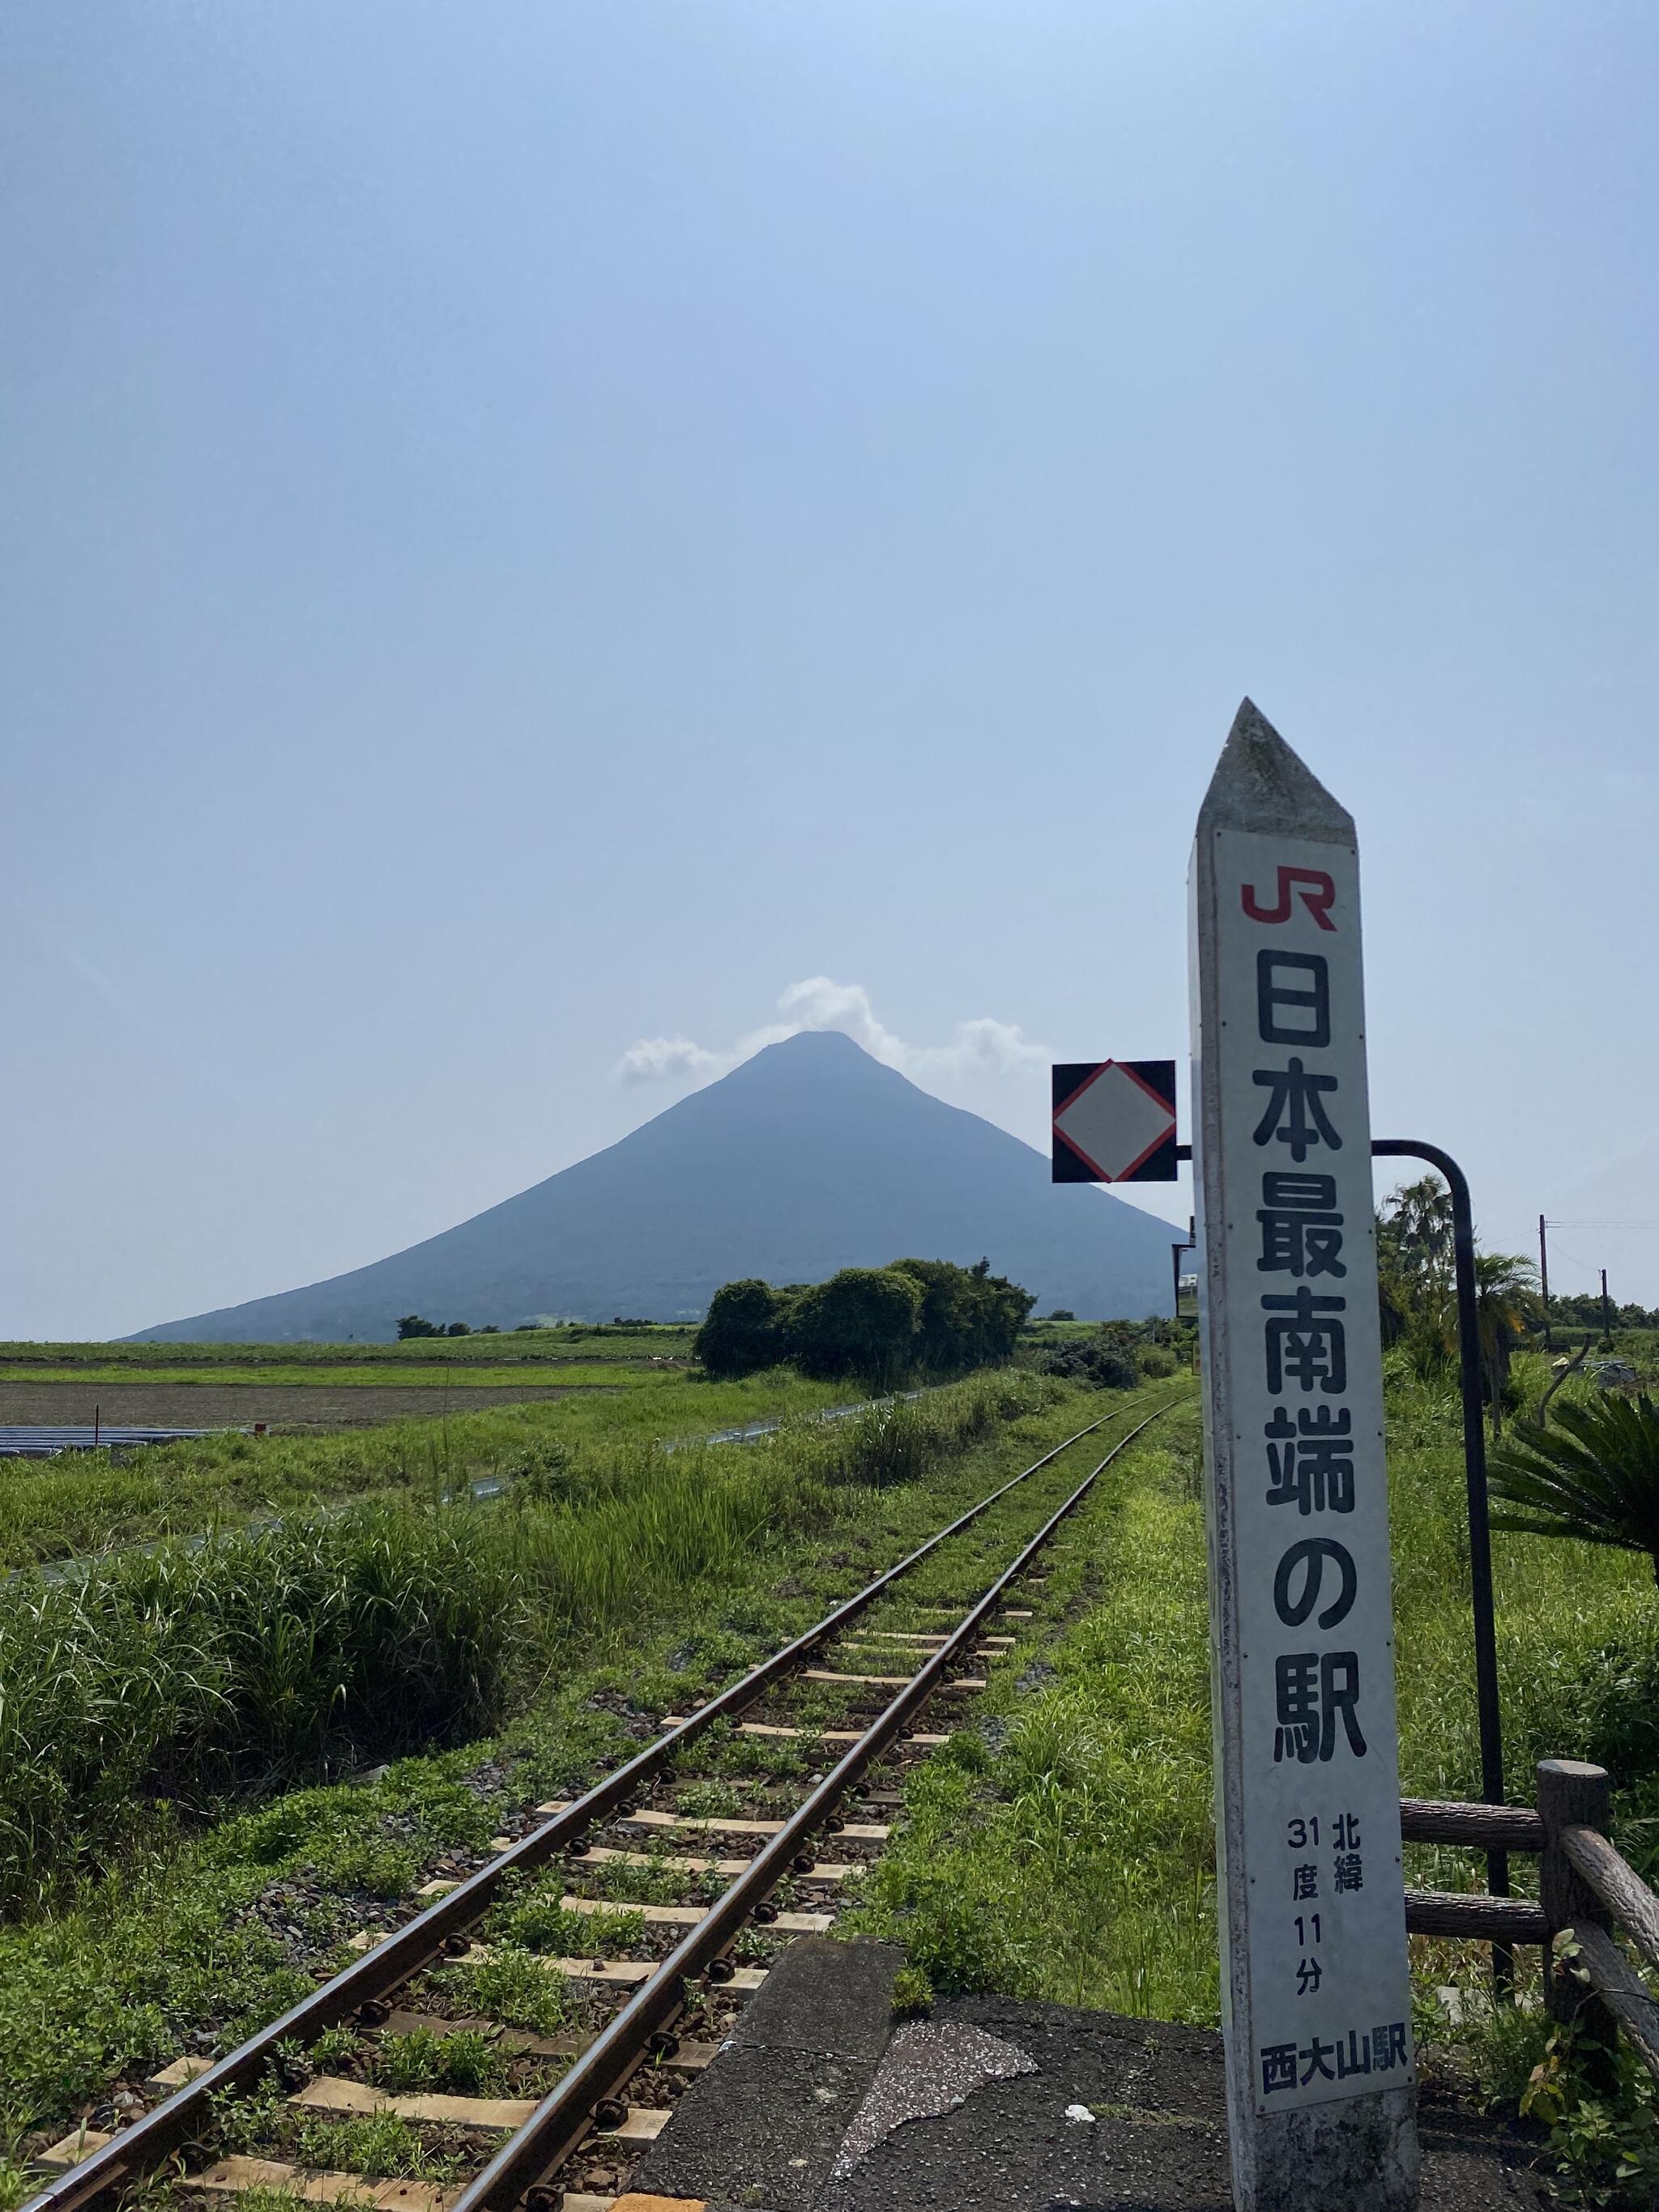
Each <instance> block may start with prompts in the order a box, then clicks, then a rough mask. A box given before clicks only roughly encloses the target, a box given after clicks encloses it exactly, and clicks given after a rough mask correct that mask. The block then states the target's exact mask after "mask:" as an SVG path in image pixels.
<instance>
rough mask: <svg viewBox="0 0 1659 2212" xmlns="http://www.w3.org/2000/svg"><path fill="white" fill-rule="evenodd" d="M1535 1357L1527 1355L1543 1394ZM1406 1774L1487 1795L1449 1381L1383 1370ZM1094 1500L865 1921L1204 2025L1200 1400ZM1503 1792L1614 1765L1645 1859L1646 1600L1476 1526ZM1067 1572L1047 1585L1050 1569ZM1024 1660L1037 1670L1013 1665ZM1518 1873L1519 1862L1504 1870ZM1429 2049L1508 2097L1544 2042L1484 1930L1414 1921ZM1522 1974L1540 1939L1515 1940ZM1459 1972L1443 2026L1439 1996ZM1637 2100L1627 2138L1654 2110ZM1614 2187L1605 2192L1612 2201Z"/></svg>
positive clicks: (938, 1960)
mask: <svg viewBox="0 0 1659 2212" xmlns="http://www.w3.org/2000/svg"><path fill="white" fill-rule="evenodd" d="M1545 1372H1546V1370H1545V1366H1544V1363H1543V1362H1542V1361H1537V1362H1535V1363H1533V1362H1529V1363H1528V1364H1527V1366H1526V1367H1525V1369H1524V1370H1523V1376H1524V1381H1525V1383H1526V1386H1527V1388H1528V1389H1529V1391H1531V1392H1532V1393H1533V1394H1534V1395H1535V1394H1536V1392H1537V1390H1539V1389H1541V1387H1542V1383H1543V1379H1544V1376H1545ZM1388 1411H1389V1494H1390V1511H1391V1516H1392V1534H1393V1544H1394V1553H1395V1624H1396V1632H1397V1640H1398V1649H1399V1656H1400V1667H1399V1682H1400V1729H1401V1770H1402V1774H1401V1784H1402V1788H1403V1789H1404V1790H1405V1791H1406V1792H1407V1794H1408V1795H1413V1796H1452V1797H1464V1798H1469V1797H1474V1796H1477V1795H1478V1792H1479V1779H1480V1756H1479V1742H1478V1736H1477V1732H1476V1725H1475V1708H1474V1669H1473V1663H1472V1659H1471V1652H1470V1631H1469V1587H1468V1541H1467V1534H1466V1522H1465V1509H1464V1504H1463V1464H1462V1447H1461V1440H1460V1428H1459V1416H1458V1405H1457V1397H1456V1391H1455V1385H1454V1384H1450V1383H1448V1384H1447V1385H1446V1386H1444V1387H1442V1388H1426V1387H1425V1386H1423V1385H1421V1384H1419V1383H1413V1382H1412V1381H1410V1380H1409V1379H1408V1378H1407V1377H1406V1376H1403V1375H1401V1374H1398V1373H1396V1374H1395V1375H1394V1376H1391V1379H1390V1387H1389V1405H1388ZM1109 1484H1110V1487H1109V1488H1108V1489H1105V1490H1104V1491H1103V1494H1101V1495H1099V1496H1097V1498H1095V1499H1094V1500H1093V1501H1091V1504H1090V1506H1089V1507H1088V1509H1087V1510H1086V1516H1085V1517H1086V1519H1087V1521H1088V1522H1089V1523H1090V1524H1091V1526H1092V1527H1093V1528H1094V1530H1095V1532H1096V1535H1097V1542H1096V1544H1095V1547H1094V1549H1093V1552H1092V1554H1091V1557H1090V1558H1089V1559H1087V1561H1086V1562H1081V1561H1079V1560H1078V1559H1075V1558H1074V1559H1073V1560H1072V1561H1071V1562H1070V1563H1069V1565H1068V1568H1067V1570H1066V1571H1067V1573H1068V1574H1069V1577H1070V1590H1069V1593H1068V1594H1069V1596H1070V1598H1071V1601H1072V1613H1071V1618H1070V1620H1069V1623H1068V1625H1067V1626H1065V1628H1064V1629H1063V1630H1062V1631H1061V1632H1060V1633H1058V1634H1057V1636H1056V1637H1055V1638H1054V1643H1053V1645H1052V1648H1051V1650H1049V1652H1048V1656H1047V1659H1046V1662H1044V1664H1043V1666H1042V1668H1038V1669H1036V1670H1035V1671H1036V1673H1037V1674H1038V1675H1039V1677H1040V1678H1041V1679H1040V1680H1039V1682H1038V1686H1036V1689H1035V1693H1034V1694H1030V1695H1016V1694H1015V1692H1013V1691H1012V1689H1011V1688H1010V1687H1009V1686H1006V1685H1004V1686H1001V1687H993V1689H992V1690H991V1691H990V1692H987V1696H986V1697H985V1699H982V1700H981V1702H980V1704H979V1705H978V1706H977V1707H976V1719H977V1722H978V1726H977V1728H976V1729H974V1730H971V1731H968V1732H964V1733H963V1734H962V1735H958V1736H957V1737H955V1738H953V1739H952V1741H951V1746H950V1747H949V1748H948V1749H947V1751H946V1752H945V1753H943V1754H941V1756H940V1757H939V1759H935V1760H934V1761H933V1762H932V1763H931V1764H930V1765H928V1766H927V1768H925V1769H923V1770H921V1771H920V1772H919V1773H918V1775H917V1776H916V1777H915V1779H914V1780H913V1781H912V1783H911V1784H910V1785H909V1791H908V1825H907V1826H906V1828H905V1830H904V1832H903V1834H902V1838H901V1839H900V1840H899V1841H898V1843H897V1844H896V1847H895V1848H894V1849H893V1850H892V1851H890V1854H889V1855H888V1857H886V1859H884V1862H883V1863H882V1865H881V1868H880V1869H879V1871H878V1874H877V1875H876V1876H875V1877H874V1880H873V1881H872V1886H871V1888H870V1891H869V1894H868V1896H867V1898H866V1902H865V1906H864V1913H863V1924H864V1926H865V1927H866V1929H869V1930H871V1931H872V1932H874V1933H877V1934H880V1935H883V1936H889V1937H892V1938H896V1939H897V1940H900V1941H902V1942H906V1943H907V1944H908V1947H909V1950H910V1954H911V1957H912V1960H914V1961H915V1963H916V1964H917V1965H918V1966H921V1968H922V1969H924V1970H925V1972H927V1974H928V1975H929V1977H930V1978H931V1979H932V1980H933V1984H934V1985H935V1986H936V1987H938V1988H939V1989H941V1990H976V1989H995V1990H1004V1991H1008V1992H1012V1993H1013V1994H1016V1995H1020V1996H1030V1997H1042V1998H1049V1999H1052V2000H1054V2001H1056V2002H1063V2003H1069V2004H1083V2005H1093V2006H1103V2007H1107V2008H1111V2009H1113V2010H1116V2011H1121V2012H1128V2013H1134V2014H1144V2015H1149V2016H1152V2017H1154V2018H1158V2019H1163V2020H1172V2021H1191V2022H1195V2023H1199V2024H1205V2025H1213V2024H1215V2023H1216V2021H1218V2002H1219V2000H1218V1961H1217V1951H1216V1923H1215V1854H1214V1840H1213V1832H1212V1814H1211V1802H1212V1800H1211V1786H1210V1735H1209V1678H1208V1632H1207V1620H1206V1589H1205V1542H1204V1516H1203V1507H1202V1454H1201V1445H1200V1431H1199V1423H1198V1419H1197V1412H1196V1406H1195V1405H1194V1409H1193V1411H1192V1412H1191V1413H1188V1414H1187V1415H1184V1416H1182V1417H1181V1418H1179V1419H1174V1420H1171V1421H1170V1422H1168V1423H1166V1424H1165V1425H1164V1426H1163V1428H1162V1429H1161V1430H1160V1431H1158V1437H1157V1441H1156V1443H1154V1444H1152V1446H1150V1447H1149V1448H1148V1449H1142V1450H1138V1451H1136V1452H1135V1453H1134V1454H1133V1455H1130V1456H1129V1457H1127V1458H1126V1460H1125V1461H1124V1462H1123V1463H1122V1465H1121V1469H1117V1470H1114V1471H1113V1474H1112V1475H1111V1476H1110V1477H1109ZM1493 1547H1494V1575H1495V1580H1496V1589H1497V1618H1498V1659H1499V1667H1500V1672H1501V1676H1502V1687H1503V1702H1504V1730H1505V1752H1506V1761H1507V1766H1508V1772H1509V1777H1510V1796H1511V1798H1512V1799H1513V1800H1515V1801H1517V1802H1527V1801H1528V1799H1529V1797H1530V1795H1531V1780H1532V1770H1533V1767H1534V1764H1535V1762H1536V1761H1537V1760H1538V1759H1542V1758H1549V1757H1554V1758H1563V1757H1565V1758H1579V1759H1592V1760H1595V1761H1596V1762H1597V1763H1598V1764H1601V1765H1606V1766H1607V1767H1608V1768H1609V1770H1610V1771H1611V1772H1612V1773H1613V1778H1614V1784H1615V1800H1614V1803H1615V1822H1614V1828H1615V1835H1616V1838H1617V1839H1618V1841H1619V1843H1620V1845H1621V1847H1622V1848H1623V1850H1625V1851H1626V1854H1627V1855H1628V1856H1629V1857H1631V1859H1632V1862H1633V1863H1635V1864H1636V1865H1637V1866H1638V1868H1639V1869H1641V1870H1642V1871H1643V1872H1644V1874H1645V1875H1646V1876H1647V1877H1648V1879H1649V1880H1650V1881H1653V1880H1655V1879H1656V1878H1659V1593H1656V1590H1655V1587H1654V1580H1653V1575H1652V1572H1651V1570H1650V1567H1649V1565H1648V1564H1647V1562H1646V1561H1645V1560H1644V1559H1638V1558H1632V1557H1630V1556H1628V1555H1626V1554H1620V1553H1613V1552H1607V1551H1603V1550H1599V1549H1597V1548H1595V1547H1590V1546H1587V1545H1581V1544H1571V1543H1555V1542H1545V1541H1540V1540H1538V1539H1535V1538H1528V1537H1523V1536H1516V1535H1505V1534H1499V1535H1498V1536H1496V1537H1495V1538H1494V1540H1493ZM1059 1584H1060V1577H1058V1575H1057V1576H1056V1578H1055V1582H1054V1584H1051V1590H1057V1589H1058V1588H1059ZM1028 1679H1029V1673H1028ZM1535 1868H1536V1863H1535V1861H1531V1860H1528V1859H1526V1858H1518V1859H1516V1861H1514V1862H1513V1869H1514V1874H1515V1877H1516V1886H1517V1887H1526V1886H1527V1885H1528V1883H1529V1882H1530V1881H1533V1880H1534V1876H1535ZM1407 1881H1409V1882H1412V1883H1413V1884H1415V1885H1417V1886H1419V1887H1425V1888H1437V1889H1476V1888H1479V1887H1482V1886H1483V1883H1484V1867H1483V1865H1482V1863H1481V1862H1480V1860H1479V1859H1478V1858H1477V1857H1475V1856H1474V1854H1472V1853H1469V1852H1463V1851H1455V1850H1430V1849H1427V1848H1424V1847H1420V1846H1413V1847H1411V1848H1410V1849H1409V1850H1408V1851H1407ZM1412 1948H1413V1966H1414V1975H1415V1981H1416V1984H1417V1991H1418V2000H1419V2003H1418V2011H1419V2037H1420V2038H1421V2039H1425V2041H1426V2042H1427V2044H1428V2045H1429V2048H1430V2063H1431V2064H1440V2065H1442V2066H1444V2067H1447V2068H1449V2069H1451V2070H1453V2071H1454V2072H1455V2073H1457V2074H1459V2075H1462V2076H1463V2077H1464V2078H1468V2075H1470V2074H1471V2073H1472V2074H1473V2076H1474V2080H1475V2081H1476V2084H1477V2087H1478V2088H1479V2090H1480V2093H1484V2094H1487V2095H1490V2096H1492V2097H1493V2098H1495V2099H1498V2100H1501V2101H1504V2102H1507V2103H1509V2104H1510V2105H1511V2106H1512V2105H1513V2103H1514V2101H1515V2100H1516V2099H1518V2097H1519V2096H1520V2094H1521V2093H1522V2090H1523V2089H1524V2088H1525V2087H1526V2083H1527V2080H1528V2074H1529V2071H1530V2069H1531V2068H1532V2067H1533V2065H1534V2063H1537V2061H1538V2060H1539V2058H1540V2057H1541V2051H1542V2047H1543V2042H1544V2035H1545V2024H1544V2023H1543V2021H1541V2016H1540V2015H1538V2014H1537V2012H1536V2011H1535V2010H1534V2011H1523V2012H1521V2013H1518V2014H1517V2013H1516V2012H1515V2011H1513V2010H1510V2011H1508V2012H1506V2013H1505V2014H1504V2015H1498V2016H1491V2015H1487V2014H1486V2013H1485V2012H1483V2009H1482V2008H1483V2004H1484V1995H1483V1993H1484V1991H1485V1990H1486V1985H1487V1964H1486V1952H1485V1951H1484V1949H1482V1948H1480V1947H1478V1946H1474V1945H1470V1946H1465V1947H1458V1946H1454V1945H1451V1944H1448V1943H1442V1942H1429V1941H1425V1940H1424V1939H1421V1938H1415V1937H1414V1938H1413V1945H1412ZM1520 1957H1521V1962H1522V1974H1523V1977H1525V1976H1527V1975H1530V1977H1531V1982H1532V1986H1533V1988H1534V1994H1535V1989H1536V1978H1537V1954H1536V1953H1532V1954H1527V1953H1525V1952H1522V1954H1520ZM1445 1984H1451V1985H1452V1986H1455V1987H1461V1988H1462V1989H1463V1990H1466V1991H1468V2005H1469V2012H1470V2016H1471V2017H1472V2019H1473V2021H1474V2027H1472V2028H1462V2029H1454V2028H1453V2027H1452V2026H1451V2023H1450V2022H1449V2020H1448V2019H1447V2017H1446V2015H1444V2013H1443V2011H1442V2010H1441V2008H1440V2006H1439V2003H1438V2001H1437V1998H1436V1996H1435V1994H1434V1993H1435V1991H1436V1990H1437V1989H1438V1988H1439V1987H1441V1986H1443V1985H1445ZM1644 2109H1645V2108H1644V2107H1643V2106H1641V2105H1640V2102H1639V2099H1638V2104H1637V2106H1636V2110H1637V2112H1638V2121H1637V2123H1635V2124H1637V2125H1638V2133H1643V2131H1644V2130H1645V2133H1644V2134H1643V2139H1644V2141H1647V2142H1651V2130H1650V2127H1649V2126H1648V2124H1647V2122H1646V2121H1645V2120H1644V2119H1642V2118H1641V2113H1642V2112H1643V2111H1644ZM1595 2201H1598V2202H1600V2201H1607V2202H1609V2203H1611V2202H1613V2201H1615V2200H1614V2199H1613V2197H1609V2198H1607V2199H1606V2200H1601V2199H1597V2200H1595Z"/></svg>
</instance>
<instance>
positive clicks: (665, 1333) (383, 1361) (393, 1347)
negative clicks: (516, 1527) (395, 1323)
mask: <svg viewBox="0 0 1659 2212" xmlns="http://www.w3.org/2000/svg"><path fill="white" fill-rule="evenodd" d="M695 1335H696V1329H695V1328H691V1327H690V1326H686V1327H680V1326H678V1325H671V1324H668V1323H660V1324H658V1325H656V1326H653V1327H651V1328H630V1329H623V1328H616V1327H614V1326H613V1325H612V1324H611V1322H604V1323H599V1322H571V1323H569V1324H568V1325H567V1326H565V1327H562V1328H537V1329H513V1330H502V1331H501V1332H500V1333H499V1334H495V1335H493V1336H485V1335H483V1334H473V1335H471V1336H417V1337H410V1338H408V1339H407V1340H404V1341H403V1342H401V1343H393V1344H379V1343H374V1344H370V1343H362V1344H358V1343H346V1344H44V1343H42V1344H30V1343H27V1342H22V1343H0V1379H10V1377H11V1375H12V1370H14V1369H23V1370H36V1371H45V1370H50V1371H51V1372H52V1374H53V1375H54V1376H58V1377H59V1378H61V1377H62V1376H63V1374H64V1370H91V1369H96V1370H98V1371H99V1372H100V1373H103V1372H105V1371H106V1370H121V1371H122V1372H123V1373H124V1374H125V1370H128V1369H129V1368H131V1369H137V1370H151V1369H155V1370H161V1369H166V1370H168V1371H173V1370H178V1369H180V1368H190V1369H197V1368H202V1367H349V1366H352V1365H354V1364H358V1363H360V1362H361V1363H363V1364H368V1365H371V1366H372V1365H375V1364H380V1365H388V1364H389V1365H392V1366H395V1367H396V1368H397V1369H398V1375H399V1379H400V1380H404V1379H407V1378H406V1377H405V1376H404V1372H403V1370H405V1369H407V1368H411V1367H412V1368H416V1369H418V1368H421V1367H426V1366H435V1367H444V1366H457V1367H459V1366H470V1365H471V1364H473V1363H474V1362H476V1363H477V1364H479V1365H481V1366H496V1367H500V1366H508V1365H510V1366H513V1367H515V1368H516V1367H518V1366H520V1365H526V1364H528V1365H532V1366H540V1365H543V1364H548V1363H551V1362H556V1361H563V1360H582V1361H592V1360H605V1361H609V1360H613V1359H620V1360H641V1359H645V1360H648V1359H653V1358H658V1359H688V1358H690V1353H691V1340H692V1338H693V1337H694V1336H695ZM129 1379H130V1378H129Z"/></svg>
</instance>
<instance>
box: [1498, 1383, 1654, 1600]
mask: <svg viewBox="0 0 1659 2212" xmlns="http://www.w3.org/2000/svg"><path fill="white" fill-rule="evenodd" d="M1555 1420H1556V1424H1557V1425H1555V1426H1553V1427H1551V1428H1547V1429H1530V1430H1526V1431H1519V1432H1516V1433H1515V1434H1513V1435H1512V1436H1511V1438H1510V1442H1509V1443H1507V1444H1504V1445H1502V1446H1500V1447H1499V1449H1498V1450H1496V1451H1495V1452H1494V1453H1493V1454H1492V1460H1491V1462H1490V1473H1491V1477H1492V1492H1493V1494H1494V1496H1496V1497H1498V1498H1503V1499H1504V1500H1505V1501H1506V1502H1507V1503H1508V1504H1511V1505H1515V1506H1519V1507H1521V1508H1522V1511H1520V1512H1516V1513H1504V1514H1494V1516H1492V1527H1493V1528H1512V1529H1515V1530H1517V1531H1518V1532H1519V1533H1520V1534H1522V1535H1528V1536H1572V1537H1576V1538H1577V1540H1578V1541H1579V1542H1580V1543H1584V1544H1610V1545H1612V1546H1613V1547H1614V1548H1615V1549H1617V1550H1619V1551H1621V1552H1645V1553H1646V1554H1647V1556H1648V1558H1649V1559H1650V1560H1651V1562H1652V1564H1653V1577H1654V1580H1655V1582H1656V1583H1659V1407H1656V1406H1655V1404H1654V1402H1653V1401H1652V1399H1651V1398H1650V1397H1649V1396H1648V1395H1647V1394H1646V1393H1645V1392H1644V1393H1643V1395H1641V1397H1639V1398H1635V1399H1631V1398H1620V1397H1616V1396H1613V1395H1611V1394H1609V1395H1607V1396H1606V1397H1600V1398H1595V1399H1591V1400H1589V1401H1583V1402H1573V1401H1564V1402H1563V1403H1562V1404H1561V1405H1560V1406H1559V1407H1557V1408H1556V1413H1555Z"/></svg>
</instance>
